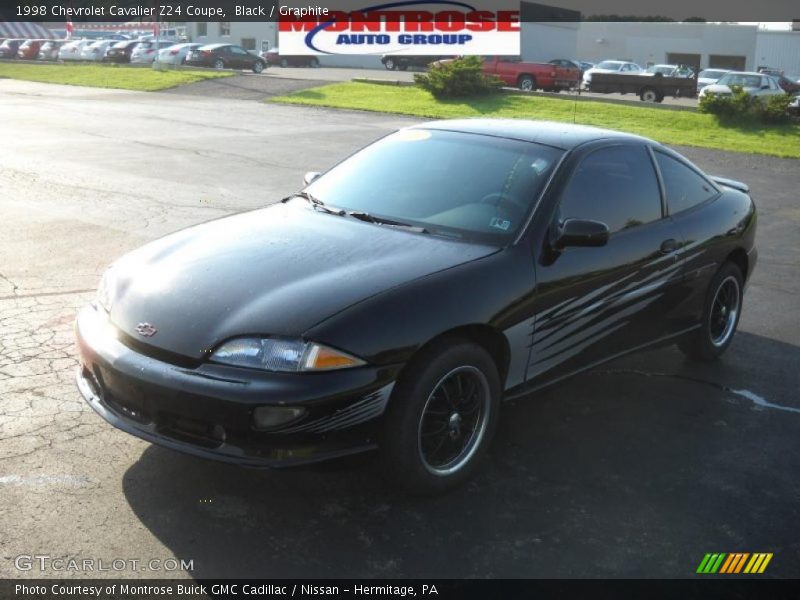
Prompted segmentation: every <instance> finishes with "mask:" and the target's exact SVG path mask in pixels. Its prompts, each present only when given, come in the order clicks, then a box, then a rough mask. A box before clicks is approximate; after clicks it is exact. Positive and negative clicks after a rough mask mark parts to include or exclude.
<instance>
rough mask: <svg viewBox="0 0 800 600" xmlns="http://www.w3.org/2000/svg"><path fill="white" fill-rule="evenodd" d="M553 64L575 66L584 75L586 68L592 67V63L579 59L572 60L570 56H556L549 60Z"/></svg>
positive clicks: (567, 66)
mask: <svg viewBox="0 0 800 600" xmlns="http://www.w3.org/2000/svg"><path fill="white" fill-rule="evenodd" d="M547 62H548V63H549V64H551V65H556V66H557V67H566V68H574V69H578V70H579V71H580V72H581V75H583V72H584V71H585V70H586V69H591V68H592V66H594V65H592V63H584V62H581V61H579V60H570V59H569V58H554V59H553V60H549V61H547Z"/></svg>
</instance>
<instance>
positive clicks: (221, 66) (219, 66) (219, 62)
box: [214, 58, 225, 70]
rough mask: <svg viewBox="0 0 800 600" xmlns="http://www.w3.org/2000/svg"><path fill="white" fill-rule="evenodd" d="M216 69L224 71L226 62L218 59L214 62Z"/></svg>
mask: <svg viewBox="0 0 800 600" xmlns="http://www.w3.org/2000/svg"><path fill="white" fill-rule="evenodd" d="M214 68H215V69H217V70H219V69H224V68H225V61H223V60H222V59H221V58H218V59H217V60H215V61H214Z"/></svg>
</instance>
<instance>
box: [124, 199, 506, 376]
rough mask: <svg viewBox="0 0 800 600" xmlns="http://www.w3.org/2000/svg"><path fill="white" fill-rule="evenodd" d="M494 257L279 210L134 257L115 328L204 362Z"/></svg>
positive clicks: (173, 239) (218, 224)
mask: <svg viewBox="0 0 800 600" xmlns="http://www.w3.org/2000/svg"><path fill="white" fill-rule="evenodd" d="M221 243H222V244H224V246H225V250H224V252H221V251H220V246H221ZM495 251H496V249H495V248H492V247H490V246H481V245H477V244H465V243H460V242H458V241H453V240H448V239H442V238H438V237H432V236H423V237H420V236H416V235H414V234H413V233H409V232H406V231H402V230H396V229H392V228H386V227H376V226H372V225H369V224H365V223H362V222H360V221H356V220H354V219H348V218H343V217H339V218H336V217H332V216H331V215H328V214H325V213H322V212H318V211H315V210H309V209H308V207H307V205H306V204H305V203H304V202H302V201H299V202H298V201H294V202H291V203H279V204H276V205H273V206H271V207H268V208H264V209H260V210H257V211H253V212H249V213H244V214H240V215H236V216H234V217H232V218H227V219H221V220H217V221H212V222H211V223H206V224H204V225H199V226H196V227H192V228H189V229H186V230H183V231H181V232H179V233H176V234H172V235H170V236H167V237H165V238H163V239H161V240H158V241H156V242H154V243H151V244H148V245H146V246H144V247H142V248H140V249H139V250H137V251H135V252H133V253H132V254H130V255H128V256H127V257H126V258H125V259H124V263H123V264H119V266H118V268H119V270H120V271H123V272H126V273H133V274H135V276H131V277H127V278H126V277H122V278H121V279H120V280H118V285H119V296H120V297H119V299H118V300H116V302H115V304H114V307H113V309H112V311H111V321H112V322H113V323H114V325H115V326H116V327H118V328H119V329H120V330H121V331H123V332H125V333H126V334H128V335H131V336H135V335H136V332H135V328H136V326H137V325H138V323H140V322H142V321H147V322H150V323H153V324H154V325H156V326H157V327H158V328H159V332H158V336H157V338H154V342H157V344H158V347H159V348H160V349H162V350H165V351H167V352H171V353H174V354H179V355H181V356H185V357H189V358H192V359H197V360H200V359H202V358H203V357H204V356H205V355H206V354H207V352H208V351H209V350H210V349H212V348H213V347H214V346H216V345H217V344H219V343H220V342H221V341H223V340H226V339H229V338H232V337H234V336H237V335H242V334H243V333H247V334H261V335H273V336H291V335H295V334H299V333H302V332H304V331H306V330H307V329H310V328H311V327H313V326H314V325H316V324H317V323H319V322H320V321H322V320H324V319H326V318H327V317H329V316H330V315H332V314H336V313H338V312H340V311H342V310H344V309H346V308H347V307H349V306H351V305H353V304H355V303H357V302H360V301H362V300H364V299H366V298H369V297H370V296H373V295H375V294H377V293H379V292H382V291H385V290H387V289H391V288H394V287H397V286H399V285H401V284H404V283H408V282H410V281H412V280H413V279H415V278H417V277H424V276H425V275H427V274H430V273H434V272H436V271H439V270H442V269H447V268H450V267H452V266H454V265H457V264H460V263H462V262H465V261H469V260H473V259H476V258H480V257H481V256H485V255H486V254H490V253H492V252H495ZM243 257H247V258H246V259H244V260H243ZM211 273H213V276H211V277H209V274H211ZM165 286H168V287H169V290H170V293H169V295H165V294H164V288H165ZM175 297H181V298H183V299H184V300H183V301H182V302H180V303H175V302H174V300H173V298H175ZM190 323H196V324H197V326H196V327H194V326H189V327H187V324H190Z"/></svg>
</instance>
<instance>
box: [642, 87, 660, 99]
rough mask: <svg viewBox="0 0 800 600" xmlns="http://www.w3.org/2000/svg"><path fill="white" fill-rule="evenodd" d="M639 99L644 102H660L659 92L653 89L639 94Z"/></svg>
mask: <svg viewBox="0 0 800 600" xmlns="http://www.w3.org/2000/svg"><path fill="white" fill-rule="evenodd" d="M639 99H640V100H641V101H642V102H658V92H657V91H656V90H654V89H653V88H645V89H643V90H642V92H641V93H640V94H639Z"/></svg>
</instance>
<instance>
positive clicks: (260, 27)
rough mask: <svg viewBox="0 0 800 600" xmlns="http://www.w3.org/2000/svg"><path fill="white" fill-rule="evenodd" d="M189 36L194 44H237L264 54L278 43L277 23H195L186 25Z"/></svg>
mask: <svg viewBox="0 0 800 600" xmlns="http://www.w3.org/2000/svg"><path fill="white" fill-rule="evenodd" d="M186 26H187V35H188V37H189V39H190V40H191V41H193V42H200V43H206V44H216V43H228V44H236V45H238V46H241V47H242V48H244V49H246V50H254V51H256V52H262V51H265V50H268V49H269V48H274V47H275V46H276V45H277V43H278V27H277V23H267V22H261V23H258V22H239V21H236V22H233V21H229V22H219V23H207V22H204V21H203V22H193V23H186Z"/></svg>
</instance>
